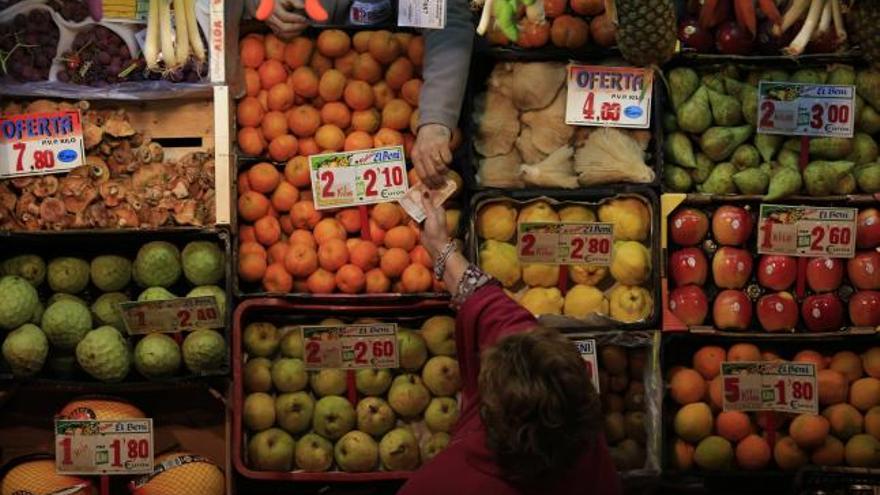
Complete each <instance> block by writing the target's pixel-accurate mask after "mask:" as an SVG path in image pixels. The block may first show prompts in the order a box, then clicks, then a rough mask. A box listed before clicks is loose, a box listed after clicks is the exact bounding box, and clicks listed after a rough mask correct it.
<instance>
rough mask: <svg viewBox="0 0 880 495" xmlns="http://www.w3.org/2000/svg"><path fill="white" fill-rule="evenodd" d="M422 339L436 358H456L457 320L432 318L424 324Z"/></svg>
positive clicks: (442, 316) (446, 317)
mask: <svg viewBox="0 0 880 495" xmlns="http://www.w3.org/2000/svg"><path fill="white" fill-rule="evenodd" d="M422 338H424V339H425V345H427V346H428V351H430V352H431V354H433V355H435V356H455V318H453V317H451V316H446V315H438V316H432V317H430V318H428V319H427V320H425V322H424V323H423V324H422Z"/></svg>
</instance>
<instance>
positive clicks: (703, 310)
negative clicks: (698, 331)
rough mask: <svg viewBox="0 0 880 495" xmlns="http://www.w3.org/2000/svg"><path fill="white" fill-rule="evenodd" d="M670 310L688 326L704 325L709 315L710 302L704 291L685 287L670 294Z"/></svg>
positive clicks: (690, 286) (678, 288) (689, 286)
mask: <svg viewBox="0 0 880 495" xmlns="http://www.w3.org/2000/svg"><path fill="white" fill-rule="evenodd" d="M669 309H670V310H671V311H672V314H674V315H675V316H677V317H678V319H679V320H681V322H682V323H684V324H685V325H687V326H693V325H702V324H703V320H705V319H706V314H708V313H709V301H708V300H706V294H704V293H703V289H700V288H699V287H697V286H696V285H685V286H682V287H677V288H676V289H675V290H673V291H672V293H671V294H669Z"/></svg>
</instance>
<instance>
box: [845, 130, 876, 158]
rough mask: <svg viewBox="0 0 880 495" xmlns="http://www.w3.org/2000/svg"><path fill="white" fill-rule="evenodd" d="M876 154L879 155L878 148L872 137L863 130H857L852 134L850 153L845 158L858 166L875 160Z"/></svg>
mask: <svg viewBox="0 0 880 495" xmlns="http://www.w3.org/2000/svg"><path fill="white" fill-rule="evenodd" d="M878 155H880V149H878V147H877V142H876V141H874V138H872V137H871V136H870V135H868V134H865V133H864V132H857V133H856V134H855V136H853V149H852V153H850V154H849V156H847V157H846V160H847V161H850V162H853V163H855V164H856V165H857V166H858V165H863V164H865V163H871V162H875V161H877V156H878Z"/></svg>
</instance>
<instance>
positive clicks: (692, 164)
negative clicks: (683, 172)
mask: <svg viewBox="0 0 880 495" xmlns="http://www.w3.org/2000/svg"><path fill="white" fill-rule="evenodd" d="M665 139H666V142H665V143H664V151H665V153H666V155H668V156H669V160H670V161H671V162H672V163H675V164H677V165H680V166H682V167H687V168H696V167H697V161H696V159H695V158H694V146H693V144H691V140H690V138H689V137H687V134H685V133H683V132H673V133H671V134H667V135H666V138H665Z"/></svg>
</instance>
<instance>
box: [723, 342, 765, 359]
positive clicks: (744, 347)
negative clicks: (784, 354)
mask: <svg viewBox="0 0 880 495" xmlns="http://www.w3.org/2000/svg"><path fill="white" fill-rule="evenodd" d="M727 360H728V361H760V360H761V351H760V350H759V349H758V346H756V345H754V344H734V345H732V346H730V349H728V350H727Z"/></svg>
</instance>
